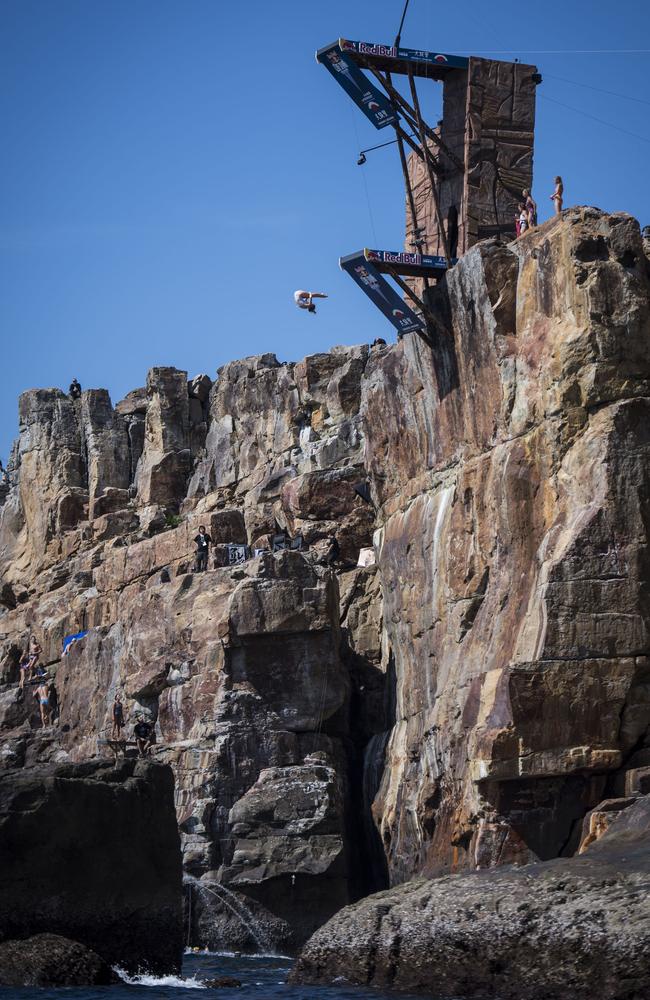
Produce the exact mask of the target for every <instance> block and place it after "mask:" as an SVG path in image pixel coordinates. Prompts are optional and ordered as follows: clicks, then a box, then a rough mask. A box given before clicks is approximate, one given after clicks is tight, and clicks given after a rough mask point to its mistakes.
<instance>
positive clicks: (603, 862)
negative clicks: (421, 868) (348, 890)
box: [291, 796, 650, 1000]
mask: <svg viewBox="0 0 650 1000" xmlns="http://www.w3.org/2000/svg"><path fill="white" fill-rule="evenodd" d="M649 875H650V796H646V797H645V798H643V799H640V800H639V801H638V802H637V803H636V804H634V805H633V806H631V807H630V808H628V809H626V810H625V811H624V812H622V813H620V814H619V819H618V820H617V822H616V824H615V825H614V826H613V827H612V828H611V829H610V830H609V831H608V832H607V833H606V834H605V835H604V836H603V837H602V839H601V840H599V841H598V842H597V843H595V844H593V845H592V847H591V848H589V850H588V851H587V852H586V853H585V854H582V855H581V856H580V857H576V858H568V859H557V860H554V861H549V862H545V863H541V864H534V865H527V866H525V867H522V868H507V869H499V870H497V871H484V872H476V873H473V874H466V875H458V876H447V877H445V878H440V879H435V880H424V879H420V880H418V881H415V882H408V883H406V884H405V885H400V886H396V887H395V888H393V889H390V890H388V891H387V892H382V893H378V894H377V895H374V896H370V897H368V898H367V899H364V900H362V901H361V902H360V903H356V904H354V905H353V906H349V907H347V908H346V909H345V910H343V911H341V913H339V914H337V915H336V916H335V917H334V918H333V919H332V920H331V921H329V923H327V924H325V926H324V927H321V928H320V930H318V931H317V932H316V934H315V935H314V936H313V937H312V938H311V939H310V941H309V942H308V943H307V945H306V946H305V948H304V949H303V951H302V953H301V955H300V957H299V959H298V961H297V963H296V965H295V967H294V970H293V972H292V974H291V981H292V982H293V983H311V984H316V983H333V982H341V980H344V981H346V982H349V983H354V984H358V985H363V986H365V987H375V988H379V989H386V988H391V989H397V990H402V991H407V992H409V993H410V992H423V993H425V994H426V995H432V994H435V995H444V996H462V997H468V998H469V997H477V998H483V997H493V996H498V997H500V998H503V1000H536V998H537V997H539V996H540V995H542V996H544V998H545V1000H565V998H566V997H567V996H570V997H572V998H574V1000H593V998H594V997H598V998H599V1000H643V998H645V997H646V996H648V993H649V991H650V965H649V964H648V959H647V956H648V951H649V949H650V899H649V898H648V894H647V891H646V887H647V883H648V877H649Z"/></svg>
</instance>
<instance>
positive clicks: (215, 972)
mask: <svg viewBox="0 0 650 1000" xmlns="http://www.w3.org/2000/svg"><path fill="white" fill-rule="evenodd" d="M291 966H292V960H291V959H290V958H284V957H282V956H271V955H259V956H258V955H256V956H251V955H242V956H235V955H229V954H215V953H209V954H200V955H194V954H187V955H186V956H185V960H184V962H183V973H182V975H181V976H164V977H161V978H157V977H155V976H140V977H134V978H132V977H128V976H124V977H123V982H121V983H119V984H116V985H115V986H103V987H99V986H97V987H93V988H77V989H57V990H50V989H38V990H37V989H33V988H31V987H30V988H29V989H27V988H25V989H3V988H2V987H0V1000H28V998H29V1000H35V998H38V1000H138V998H140V1000H199V997H200V996H205V997H206V1000H207V997H223V998H224V1000H231V998H234V997H238V998H239V1000H267V998H269V1000H274V998H278V1000H280V998H281V1000H371V998H372V1000H396V994H395V993H383V992H380V991H378V990H367V989H361V988H358V987H352V986H347V985H345V984H340V985H334V986H288V985H287V982H286V980H287V976H288V975H289V972H290V970H291ZM217 976H234V977H235V978H236V979H239V980H240V982H241V984H242V985H241V987H239V988H236V987H233V988H230V989H225V988H220V989H211V988H209V987H206V986H205V985H204V981H205V980H206V979H214V978H216V977H217ZM400 1000H409V998H407V997H405V995H404V994H400ZM411 1000H414V998H411ZM420 1000H421V998H420Z"/></svg>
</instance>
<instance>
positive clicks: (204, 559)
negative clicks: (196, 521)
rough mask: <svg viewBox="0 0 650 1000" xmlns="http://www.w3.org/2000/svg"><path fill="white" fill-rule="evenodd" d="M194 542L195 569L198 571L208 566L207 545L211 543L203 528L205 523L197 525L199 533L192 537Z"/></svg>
mask: <svg viewBox="0 0 650 1000" xmlns="http://www.w3.org/2000/svg"><path fill="white" fill-rule="evenodd" d="M194 541H195V542H196V571H197V573H200V572H201V571H202V570H205V569H207V568H208V547H209V546H210V545H212V539H211V538H210V536H209V535H208V533H207V531H206V530H205V525H204V524H200V525H199V533H198V535H197V536H196V538H195V539H194Z"/></svg>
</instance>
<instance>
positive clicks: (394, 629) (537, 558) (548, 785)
mask: <svg viewBox="0 0 650 1000" xmlns="http://www.w3.org/2000/svg"><path fill="white" fill-rule="evenodd" d="M649 282H650V278H649V271H648V261H647V257H646V255H645V251H644V244H643V241H642V239H641V236H640V233H639V228H638V226H637V224H636V223H635V222H634V220H632V219H631V218H630V217H628V216H624V215H614V216H607V215H604V214H603V213H600V212H598V211H596V210H595V209H576V210H571V211H569V212H565V213H564V214H563V216H562V217H560V218H557V219H554V220H552V221H551V222H549V223H546V224H545V225H544V226H542V227H539V228H538V229H535V230H533V231H531V232H530V233H527V234H526V235H525V236H524V237H523V238H521V239H520V240H518V241H517V243H516V244H510V245H502V244H498V243H496V242H494V241H487V242H484V243H481V244H479V245H477V246H476V247H474V248H473V249H472V250H471V251H470V252H469V253H467V254H466V255H465V256H464V257H463V258H462V260H461V261H460V262H459V263H458V264H457V265H456V266H455V267H454V268H452V269H451V270H450V272H449V273H448V275H447V278H446V280H445V281H444V282H442V283H441V284H440V285H439V286H438V287H437V288H435V289H432V291H431V294H430V296H429V307H430V308H431V310H432V311H433V312H434V313H435V315H436V317H437V319H438V323H437V326H436V331H437V332H436V335H435V344H434V349H433V351H432V350H431V349H430V348H429V347H427V346H426V345H425V344H424V343H423V342H422V341H420V340H419V339H418V338H417V337H415V338H413V337H411V338H404V339H402V340H401V341H399V342H398V343H397V344H395V345H393V346H391V347H383V348H381V349H379V350H377V349H370V348H368V347H367V346H365V345H363V346H357V347H349V348H342V347H339V348H334V349H333V350H332V351H330V352H329V353H327V354H316V355H312V356H309V357H307V358H305V359H304V360H302V361H300V362H297V363H280V362H279V361H278V360H277V358H276V357H275V355H272V354H267V355H262V356H259V357H254V358H246V359H244V360H242V361H235V362H231V363H230V364H228V365H226V366H224V367H223V368H222V369H220V371H219V372H218V373H217V378H216V380H215V381H214V382H213V381H212V379H211V378H210V377H209V376H207V375H200V376H197V377H196V378H193V379H191V380H189V381H188V377H187V374H186V373H185V372H180V371H176V370H175V369H169V368H156V369H152V371H151V372H150V373H149V376H148V379H147V386H146V387H145V388H142V389H136V390H134V392H132V393H129V394H128V395H127V396H126V397H125V399H124V400H122V401H121V402H120V403H118V404H117V405H116V406H115V408H111V406H110V402H109V400H108V397H107V395H106V393H105V392H103V391H102V390H89V391H87V392H85V393H84V394H83V395H82V399H81V400H80V401H75V402H73V401H72V400H70V399H68V398H67V397H65V396H64V395H63V394H62V393H60V392H59V391H58V390H30V391H29V392H28V393H26V394H24V395H23V397H22V398H21V404H20V412H21V436H20V439H19V443H18V446H17V447H16V449H15V452H14V459H13V460H12V464H11V467H10V472H9V486H8V489H7V490H5V492H4V493H3V495H2V497H0V574H1V577H2V587H1V588H0V600H1V602H2V608H3V611H2V613H1V617H0V680H1V681H2V686H1V687H0V733H1V737H2V746H1V747H0V761H1V762H3V764H4V766H6V767H11V768H16V767H20V766H23V765H24V766H28V767H29V766H30V765H31V764H35V763H39V762H41V763H44V762H48V761H51V762H57V761H82V760H86V759H88V758H90V757H93V756H94V755H96V754H97V753H100V754H101V753H103V754H109V753H110V748H108V747H107V745H106V743H105V740H106V738H107V737H108V735H109V734H110V709H111V704H112V701H113V697H114V694H115V692H116V691H120V692H121V693H122V696H123V698H124V701H125V704H126V706H127V713H128V716H129V719H128V726H127V732H129V734H130V727H131V725H132V723H133V722H134V721H135V718H136V716H137V715H138V714H140V715H145V716H146V717H147V718H148V719H150V721H151V722H152V723H153V724H154V726H155V734H156V747H155V749H154V751H153V753H154V755H155V757H156V758H157V759H158V760H160V761H162V762H167V763H169V764H170V765H171V767H172V769H173V771H174V775H175V802H176V813H177V819H178V823H179V828H180V832H181V843H182V852H183V862H184V868H185V876H186V889H185V904H186V910H187V917H188V921H189V923H190V927H191V933H192V934H193V935H194V937H193V943H197V944H203V943H210V944H212V945H213V946H215V947H229V946H230V947H234V948H238V949H256V948H262V949H263V950H269V949H270V948H272V947H282V948H285V947H294V946H295V945H296V944H297V943H299V942H300V941H301V940H302V939H304V937H305V935H306V934H307V933H309V932H310V931H311V930H312V929H313V926H314V925H315V924H316V923H317V922H320V921H322V920H325V919H327V918H328V917H329V916H330V915H331V914H332V913H333V912H334V911H335V910H336V909H337V908H338V907H340V906H341V905H343V904H345V903H347V902H349V901H351V900H353V899H355V898H357V897H358V896H359V895H361V894H364V893H367V892H369V891H371V890H374V889H379V888H384V887H385V886H386V885H388V884H389V883H390V884H396V883H398V882H400V881H405V880H408V879H412V878H413V877H414V876H416V875H427V876H429V875H434V874H438V873H444V872H449V871H459V870H463V869H466V870H471V869H474V868H475V867H477V866H479V867H483V868H487V867H492V866H495V865H499V864H503V863H507V862H511V861H516V862H518V863H525V862H530V861H535V860H538V859H539V860H546V859H550V858H554V857H557V856H559V855H572V854H574V853H575V852H577V851H578V849H579V847H580V844H581V843H582V844H583V846H584V845H585V843H586V841H589V842H590V843H593V842H594V841H595V840H598V838H600V837H601V836H602V834H603V833H604V832H605V830H606V828H607V826H608V824H609V822H610V817H609V814H610V813H612V812H615V811H616V810H615V809H614V808H613V807H611V805H604V804H603V803H604V802H609V803H611V802H612V801H614V800H621V799H628V798H634V797H636V796H638V795H639V794H641V793H643V791H644V784H643V782H644V780H645V778H646V776H647V774H648V771H647V770H644V769H647V768H648V767H650V734H649V729H648V727H649V725H650V667H649V664H650V644H649V642H648V611H647V607H646V605H647V601H646V599H645V593H646V590H647V587H648V583H649V582H650V580H649V577H650V573H649V566H648V558H647V553H648V548H647V525H648V509H647V508H648V501H647V498H648V496H649V495H650V440H649V438H648V434H647V427H648V426H649V424H648V420H647V416H648V413H647V410H648V400H649V399H650V391H649V389H650V361H649V360H648V359H649V358H650V354H649V353H648V350H647V345H648V335H649V333H650V330H649V323H650V318H649V317H650V307H649V289H650V283H649ZM201 524H203V525H205V526H206V527H207V529H208V532H209V533H210V535H211V536H212V539H213V542H214V545H213V550H212V553H211V557H210V562H209V567H208V569H207V571H206V572H201V573H199V572H195V566H194V538H195V536H196V534H197V530H198V527H199V525H201ZM287 546H290V548H289V549H287ZM79 632H86V633H87V634H86V635H85V637H83V638H82V639H80V640H79V641H78V642H77V643H75V644H74V645H73V646H72V647H71V648H70V650H69V652H68V653H67V654H66V656H65V657H63V656H62V643H63V640H64V638H65V637H66V636H69V635H71V634H76V633H79ZM30 633H34V634H36V636H37V637H38V639H39V641H40V642H41V644H42V646H43V654H42V658H41V659H42V663H43V664H44V665H45V666H46V667H47V669H48V671H49V674H50V675H51V677H52V678H54V684H55V687H56V691H57V694H58V702H59V708H58V715H57V718H56V725H55V726H54V727H52V728H46V729H45V730H43V732H42V733H41V732H40V730H39V726H40V721H39V714H38V711H37V706H36V704H35V701H34V699H33V697H32V696H31V695H30V694H28V695H26V696H25V697H23V698H22V699H19V698H17V696H16V684H17V680H18V662H19V657H20V650H21V648H24V646H25V645H26V643H27V640H28V637H29V635H30ZM130 752H131V750H130V748H127V753H130ZM276 798H277V801H276ZM280 800H281V801H280ZM594 810H595V811H594ZM585 824H586V825H585Z"/></svg>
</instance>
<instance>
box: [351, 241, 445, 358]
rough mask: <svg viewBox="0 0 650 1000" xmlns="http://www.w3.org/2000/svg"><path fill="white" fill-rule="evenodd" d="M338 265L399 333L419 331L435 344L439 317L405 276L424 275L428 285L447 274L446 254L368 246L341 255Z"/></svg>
mask: <svg viewBox="0 0 650 1000" xmlns="http://www.w3.org/2000/svg"><path fill="white" fill-rule="evenodd" d="M454 263H455V262H454ZM339 266H340V267H341V269H342V270H343V271H345V272H346V273H347V274H349V275H350V277H351V278H352V279H353V281H355V282H356V283H357V285H358V286H359V288H361V289H362V291H364V292H365V294H366V295H367V296H368V298H369V299H370V301H371V302H372V303H373V305H375V306H377V308H378V309H379V310H380V311H381V312H382V313H383V314H384V316H385V317H386V319H388V320H389V322H390V323H392V324H393V326H394V327H395V329H396V330H397V334H398V336H399V337H401V336H402V335H403V334H405V333H417V334H418V335H419V336H420V337H422V339H423V340H425V341H426V342H427V344H429V346H430V347H431V346H433V340H432V337H431V328H432V326H435V325H436V321H435V319H434V318H433V316H431V314H430V313H429V311H428V309H427V306H426V305H425V303H424V302H423V301H422V299H421V298H420V297H419V296H418V295H417V294H416V293H415V292H414V290H413V289H412V288H411V287H410V286H409V285H408V284H407V283H406V282H405V281H404V278H405V277H409V278H421V279H422V280H423V281H424V282H426V284H427V287H428V283H429V282H430V281H434V282H437V281H439V280H440V278H441V277H442V276H443V275H444V274H445V272H446V270H447V260H446V259H445V258H444V257H435V256H431V255H429V254H420V253H408V252H405V251H401V250H370V249H368V248H365V249H364V250H358V251H357V252H356V253H351V254H348V255H347V257H341V258H340V259H339ZM385 274H388V275H390V276H391V277H392V278H393V280H394V281H395V283H396V284H397V285H398V286H399V287H400V288H401V290H402V291H403V292H404V295H405V296H406V297H407V298H408V299H410V301H411V302H412V303H413V306H414V307H415V308H414V309H413V308H411V307H410V306H409V305H407V303H406V301H405V300H404V299H402V298H400V296H399V295H398V293H397V292H396V291H395V289H394V288H393V287H392V286H391V285H390V284H389V283H388V282H387V281H386V279H385V278H384V275H385ZM415 310H417V311H415Z"/></svg>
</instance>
